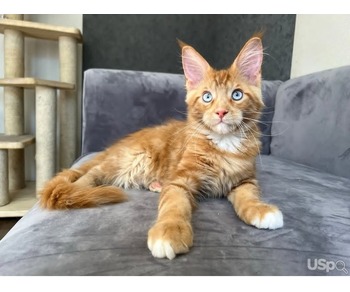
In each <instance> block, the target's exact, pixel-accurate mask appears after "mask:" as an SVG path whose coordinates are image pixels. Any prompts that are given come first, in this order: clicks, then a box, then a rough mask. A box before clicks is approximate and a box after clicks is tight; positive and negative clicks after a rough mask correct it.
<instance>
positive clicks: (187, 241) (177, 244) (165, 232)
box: [147, 219, 193, 260]
mask: <svg viewBox="0 0 350 292" xmlns="http://www.w3.org/2000/svg"><path fill="white" fill-rule="evenodd" d="M192 244H193V233H192V227H191V224H190V223H188V222H186V221H184V220H181V219H180V220H178V219H177V220H176V221H161V222H157V223H156V224H155V225H154V226H153V227H152V228H151V229H150V230H149V231H148V241H147V245H148V248H149V250H150V251H151V252H152V255H153V256H154V257H156V258H165V257H166V258H168V259H169V260H172V259H173V258H175V256H176V255H177V254H180V253H186V252H188V251H189V249H190V247H191V246H192Z"/></svg>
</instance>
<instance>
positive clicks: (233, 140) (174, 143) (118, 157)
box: [40, 37, 283, 259]
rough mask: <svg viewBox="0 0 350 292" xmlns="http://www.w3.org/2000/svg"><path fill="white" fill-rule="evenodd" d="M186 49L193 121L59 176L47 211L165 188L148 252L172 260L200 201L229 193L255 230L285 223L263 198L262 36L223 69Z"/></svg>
mask: <svg viewBox="0 0 350 292" xmlns="http://www.w3.org/2000/svg"><path fill="white" fill-rule="evenodd" d="M181 46H182V64H183V70H184V73H185V77H186V89H187V96H186V103H187V105H188V117H187V120H186V121H175V120H173V121H169V122H167V123H165V124H163V125H160V126H156V127H151V128H145V129H143V130H140V131H138V132H136V133H134V134H131V135H129V136H127V137H125V138H123V139H121V140H120V141H117V142H116V143H115V144H113V145H112V146H110V147H109V148H107V149H106V150H105V151H103V152H101V153H100V154H99V155H97V156H96V157H95V158H94V159H92V160H91V161H89V162H86V163H85V164H83V165H82V166H81V167H79V168H78V169H67V170H64V171H62V172H61V173H58V174H57V175H56V176H55V177H54V178H53V179H51V180H50V181H49V182H47V183H46V185H45V186H44V188H43V190H42V191H41V199H40V203H41V206H42V207H44V208H48V209H68V208H84V207H92V206H97V205H101V204H107V203H118V202H121V201H124V200H125V199H126V197H125V195H124V193H123V190H122V188H126V189H128V188H148V189H150V190H153V191H160V198H159V206H158V217H157V221H156V223H155V224H154V226H153V227H152V228H151V229H150V230H149V232H148V248H149V249H150V250H151V252H152V254H153V256H155V257H158V258H165V257H167V258H169V259H173V258H174V257H175V256H176V254H180V253H186V252H188V251H189V249H190V247H191V246H192V244H193V231H192V227H191V217H192V212H193V210H194V208H195V206H196V200H197V198H198V197H199V196H203V195H207V196H213V197H220V196H226V197H227V199H228V200H229V201H230V202H231V203H232V205H233V208H234V210H235V211H236V213H237V215H238V216H239V218H241V220H243V221H244V222H245V223H247V224H250V225H254V226H256V227H257V228H267V229H275V228H280V227H282V226H283V216H282V213H281V212H280V211H279V209H278V208H277V207H276V206H274V205H269V204H266V203H264V202H263V201H261V199H260V191H259V185H258V182H257V180H256V170H255V159H256V157H257V155H258V154H259V147H260V140H259V138H260V131H259V127H258V126H257V122H258V119H259V117H260V111H261V110H262V108H263V101H262V95H261V65H262V61H263V47H262V43H261V39H260V38H259V37H253V38H251V39H250V40H248V42H247V43H246V44H245V46H244V47H243V49H242V50H241V52H240V53H239V54H238V56H237V58H236V59H235V61H234V62H233V64H232V65H231V66H230V67H229V68H228V69H225V70H215V69H213V68H212V67H211V66H210V65H209V64H208V63H207V61H206V60H205V59H204V58H203V57H202V56H201V55H200V54H199V53H198V52H197V51H196V50H195V49H194V48H192V47H191V46H188V45H186V44H183V43H182V44H181Z"/></svg>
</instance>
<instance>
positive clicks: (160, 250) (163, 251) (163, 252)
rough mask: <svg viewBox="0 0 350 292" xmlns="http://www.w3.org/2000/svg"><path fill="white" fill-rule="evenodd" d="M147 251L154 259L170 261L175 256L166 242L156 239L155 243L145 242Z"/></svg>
mask: <svg viewBox="0 0 350 292" xmlns="http://www.w3.org/2000/svg"><path fill="white" fill-rule="evenodd" d="M147 245H148V248H149V250H150V251H151V252H152V255H153V256H154V257H155V258H168V259H169V260H172V259H173V258H175V256H176V254H175V252H174V250H173V248H172V247H171V245H170V243H169V242H168V241H164V240H161V239H158V240H157V241H156V242H154V243H153V242H151V241H150V240H148V242H147Z"/></svg>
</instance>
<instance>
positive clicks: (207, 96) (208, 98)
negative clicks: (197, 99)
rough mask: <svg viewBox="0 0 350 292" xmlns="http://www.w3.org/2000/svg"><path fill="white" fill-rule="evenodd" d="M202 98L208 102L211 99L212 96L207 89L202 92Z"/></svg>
mask: <svg viewBox="0 0 350 292" xmlns="http://www.w3.org/2000/svg"><path fill="white" fill-rule="evenodd" d="M202 99H203V101H204V102H206V103H208V102H211V101H212V99H213V96H212V95H211V93H210V92H209V91H206V92H204V93H203V95H202Z"/></svg>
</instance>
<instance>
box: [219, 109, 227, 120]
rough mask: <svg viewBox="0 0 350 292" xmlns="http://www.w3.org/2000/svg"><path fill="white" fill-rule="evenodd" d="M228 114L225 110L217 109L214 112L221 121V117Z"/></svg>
mask: <svg viewBox="0 0 350 292" xmlns="http://www.w3.org/2000/svg"><path fill="white" fill-rule="evenodd" d="M227 113H228V111H227V110H225V109H218V110H217V111H216V114H217V115H218V116H219V118H220V119H223V117H224V116H225V115H226V114H227Z"/></svg>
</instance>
